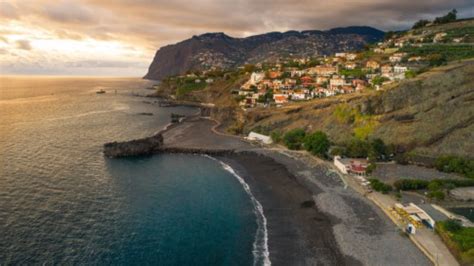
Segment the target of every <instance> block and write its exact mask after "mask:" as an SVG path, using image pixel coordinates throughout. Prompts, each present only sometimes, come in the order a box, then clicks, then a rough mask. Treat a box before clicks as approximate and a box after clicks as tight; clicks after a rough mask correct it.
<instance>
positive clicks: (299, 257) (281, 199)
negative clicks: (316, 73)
mask: <svg viewBox="0 0 474 266" xmlns="http://www.w3.org/2000/svg"><path fill="white" fill-rule="evenodd" d="M214 126H215V122H214V121H210V120H204V119H196V120H194V121H188V122H184V123H183V124H181V125H179V126H177V127H174V128H172V129H171V130H169V131H167V132H165V133H164V134H163V137H164V146H165V147H166V148H172V147H177V148H180V149H186V148H192V149H202V150H203V151H205V150H228V151H231V152H229V153H225V155H219V156H217V157H216V159H218V160H221V161H223V162H224V163H226V164H228V165H230V166H231V167H232V168H233V169H234V170H235V171H236V172H237V173H238V174H239V175H240V176H241V177H242V178H244V179H245V181H246V182H247V183H248V184H249V186H250V188H251V190H252V193H253V194H254V196H255V197H256V199H257V200H258V201H259V202H260V203H261V204H262V206H263V210H264V215H265V217H266V218H267V227H268V234H269V251H270V260H271V262H272V264H273V265H431V263H430V261H429V260H428V259H427V258H426V257H425V256H424V255H423V253H422V252H421V251H419V250H418V249H417V248H416V246H415V245H414V244H413V243H412V242H411V241H410V240H409V239H408V238H406V237H403V236H402V235H401V234H400V232H399V229H398V228H396V227H395V225H394V224H393V223H392V222H391V221H390V220H389V219H388V218H387V217H386V216H385V215H384V214H383V213H382V211H381V210H379V209H378V208H377V207H375V206H374V205H373V204H372V203H371V202H370V201H369V200H367V199H366V198H364V197H363V196H362V195H360V194H359V193H357V192H356V191H354V190H352V189H351V188H347V187H345V186H344V184H343V182H342V181H341V180H340V178H339V177H338V175H336V174H334V173H331V172H330V171H329V170H330V169H329V168H328V165H327V163H325V162H322V161H320V160H318V159H315V158H314V157H312V156H308V155H305V154H304V153H300V152H292V151H287V150H283V149H279V148H274V149H268V148H262V147H259V146H255V145H251V144H250V143H247V142H245V141H243V140H241V139H239V138H236V137H233V136H225V135H224V134H221V133H219V134H216V132H215V130H214V129H213V128H214ZM313 200H314V205H312V204H311V202H312V201H313Z"/></svg>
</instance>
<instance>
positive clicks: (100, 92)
mask: <svg viewBox="0 0 474 266" xmlns="http://www.w3.org/2000/svg"><path fill="white" fill-rule="evenodd" d="M95 93H97V94H104V93H105V91H104V90H103V89H100V90H98V91H96V92H95Z"/></svg>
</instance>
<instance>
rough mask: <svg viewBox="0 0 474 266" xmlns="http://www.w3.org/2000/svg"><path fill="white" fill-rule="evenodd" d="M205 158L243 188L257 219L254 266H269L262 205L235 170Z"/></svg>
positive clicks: (265, 223) (265, 225)
mask: <svg viewBox="0 0 474 266" xmlns="http://www.w3.org/2000/svg"><path fill="white" fill-rule="evenodd" d="M204 156H205V157H207V158H209V159H212V160H214V161H217V162H219V164H220V165H221V166H222V168H223V169H224V170H226V171H227V172H229V173H231V174H232V175H233V176H235V177H236V178H237V180H238V181H239V183H240V184H241V185H242V187H243V188H244V190H245V192H246V193H247V194H248V195H249V197H250V200H251V201H252V204H253V206H254V213H255V216H256V217H257V233H256V234H255V240H254V242H253V251H252V253H253V256H254V265H265V266H269V265H271V264H272V263H271V261H270V251H269V250H268V230H267V218H266V217H265V215H264V214H263V206H262V204H261V203H260V202H259V201H258V200H257V199H256V198H255V196H254V195H253V193H252V191H251V190H250V186H249V185H248V184H247V183H246V182H245V180H244V179H243V178H242V177H241V176H240V175H239V174H237V173H236V172H235V170H234V169H233V168H232V167H231V166H230V165H228V164H226V163H224V162H222V161H220V160H217V159H216V158H214V157H211V156H209V155H204Z"/></svg>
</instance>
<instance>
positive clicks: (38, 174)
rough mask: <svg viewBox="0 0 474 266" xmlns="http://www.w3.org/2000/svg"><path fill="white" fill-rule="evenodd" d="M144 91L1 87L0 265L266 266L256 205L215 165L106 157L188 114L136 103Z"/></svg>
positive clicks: (73, 83)
mask: <svg viewBox="0 0 474 266" xmlns="http://www.w3.org/2000/svg"><path fill="white" fill-rule="evenodd" d="M151 85H152V83H151V82H148V81H144V80H141V79H125V78H120V79H119V78H48V77H1V78H0V264H1V265H3V264H23V265H25V264H26V265H28V264H88V265H89V264H93V265H97V264H100V265H102V264H114V265H130V264H140V265H147V264H154V265H253V264H258V265H260V264H268V263H269V261H268V246H267V243H266V242H267V239H266V231H265V229H266V228H265V226H266V224H264V222H265V221H264V220H263V219H264V216H263V213H262V212H261V210H260V209H259V206H258V204H259V203H258V201H256V200H255V199H254V198H253V196H252V195H251V192H250V190H249V188H248V187H246V186H245V182H243V180H241V179H239V178H236V174H235V173H232V171H231V169H229V168H228V167H227V169H226V167H224V166H225V165H222V164H221V163H219V162H218V161H215V160H212V159H211V158H207V157H205V156H198V155H178V154H173V155H171V154H169V155H165V154H162V155H154V156H148V157H137V158H127V159H107V158H104V156H103V154H102V145H103V144H104V143H105V142H110V141H120V140H129V139H134V138H141V137H145V136H149V135H151V134H153V133H154V132H156V131H158V130H159V129H161V128H162V127H164V126H165V125H166V124H167V123H168V122H169V119H170V114H171V113H180V114H192V113H195V112H196V110H195V109H192V108H184V107H173V108H159V107H158V106H157V105H156V104H154V99H153V98H146V97H137V96H136V95H137V94H141V95H145V94H146V93H150V92H151V91H149V90H146V89H145V88H146V87H149V86H151ZM101 89H102V90H105V91H106V93H105V94H97V93H96V91H98V90H101ZM150 113H151V114H153V115H150ZM260 208H261V206H260Z"/></svg>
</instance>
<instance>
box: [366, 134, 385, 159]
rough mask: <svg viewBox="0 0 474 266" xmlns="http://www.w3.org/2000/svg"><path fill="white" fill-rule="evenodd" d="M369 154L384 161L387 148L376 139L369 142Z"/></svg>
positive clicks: (381, 141)
mask: <svg viewBox="0 0 474 266" xmlns="http://www.w3.org/2000/svg"><path fill="white" fill-rule="evenodd" d="M369 153H370V154H372V155H373V156H374V157H375V159H384V160H385V158H386V157H387V146H385V143H384V142H383V140H381V139H379V138H376V139H373V140H372V141H371V142H370V151H369Z"/></svg>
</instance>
